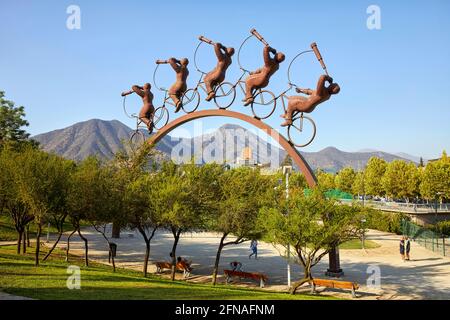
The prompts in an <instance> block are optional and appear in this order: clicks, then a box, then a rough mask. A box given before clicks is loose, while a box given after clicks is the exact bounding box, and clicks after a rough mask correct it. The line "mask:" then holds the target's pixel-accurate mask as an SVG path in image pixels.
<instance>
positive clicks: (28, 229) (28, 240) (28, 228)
mask: <svg viewBox="0 0 450 320" xmlns="http://www.w3.org/2000/svg"><path fill="white" fill-rule="evenodd" d="M25 233H26V235H27V247H28V248H30V247H31V243H30V226H29V225H27V226H26V228H25Z"/></svg>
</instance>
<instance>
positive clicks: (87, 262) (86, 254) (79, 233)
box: [77, 227, 89, 267]
mask: <svg viewBox="0 0 450 320" xmlns="http://www.w3.org/2000/svg"><path fill="white" fill-rule="evenodd" d="M77 231H78V235H79V236H80V238H81V239H82V240H83V241H84V261H85V264H86V267H88V266H89V260H88V240H87V239H86V238H85V237H83V235H82V234H81V231H80V227H78V230H77Z"/></svg>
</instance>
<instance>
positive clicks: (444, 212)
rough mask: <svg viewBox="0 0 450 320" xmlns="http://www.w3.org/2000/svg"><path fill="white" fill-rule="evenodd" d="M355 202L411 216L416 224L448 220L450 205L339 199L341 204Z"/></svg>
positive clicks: (449, 217) (449, 218)
mask: <svg viewBox="0 0 450 320" xmlns="http://www.w3.org/2000/svg"><path fill="white" fill-rule="evenodd" d="M353 201H356V202H358V203H360V204H362V205H364V206H367V207H371V208H374V209H379V210H382V211H386V212H398V213H405V214H408V215H411V218H412V220H413V221H414V222H416V223H418V224H421V225H423V224H429V223H435V222H438V221H442V220H450V203H440V204H439V203H438V204H437V205H436V204H416V203H403V202H390V201H373V200H365V201H362V200H347V199H341V202H342V203H348V204H350V203H352V202H353Z"/></svg>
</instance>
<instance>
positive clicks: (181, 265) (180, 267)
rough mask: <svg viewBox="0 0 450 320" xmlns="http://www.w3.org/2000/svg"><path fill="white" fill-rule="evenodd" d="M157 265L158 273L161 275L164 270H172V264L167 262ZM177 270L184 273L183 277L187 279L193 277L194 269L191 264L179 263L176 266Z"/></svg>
mask: <svg viewBox="0 0 450 320" xmlns="http://www.w3.org/2000/svg"><path fill="white" fill-rule="evenodd" d="M155 265H156V273H161V272H162V270H163V269H169V270H172V263H170V262H166V261H158V262H156V263H155ZM175 267H176V270H178V271H183V276H184V277H185V278H187V277H189V276H190V275H191V271H192V267H191V264H190V263H186V262H184V261H180V262H177V264H176V265H175Z"/></svg>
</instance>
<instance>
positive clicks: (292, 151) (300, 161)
mask: <svg viewBox="0 0 450 320" xmlns="http://www.w3.org/2000/svg"><path fill="white" fill-rule="evenodd" d="M206 117H228V118H234V119H239V120H242V121H245V122H247V123H249V124H251V125H253V126H255V127H257V128H259V129H261V130H263V131H264V132H266V133H267V134H268V135H270V136H271V137H272V138H273V139H274V140H275V141H277V142H278V143H279V144H280V146H281V147H282V148H283V149H284V150H285V151H286V152H287V153H288V154H289V156H290V157H291V158H292V160H293V161H294V163H295V164H296V165H297V166H298V167H299V169H300V171H301V172H302V173H303V175H304V176H305V178H306V182H307V183H308V185H309V186H310V187H314V186H315V185H316V184H317V179H316V177H315V175H314V173H313V171H312V169H311V167H310V166H309V165H308V163H307V162H306V161H305V159H304V158H303V156H302V155H301V154H300V153H299V152H298V150H297V149H296V148H295V147H294V146H293V145H292V144H291V143H289V141H288V140H286V138H284V137H283V136H282V135H281V134H280V133H279V132H278V131H277V130H275V129H273V128H272V127H270V126H269V125H267V124H265V123H264V122H262V121H260V120H258V119H255V118H254V117H251V116H248V115H245V114H242V113H239V112H235V111H229V110H223V109H216V110H214V109H211V110H201V111H196V112H193V113H188V114H185V115H184V116H181V117H179V118H177V119H175V120H173V121H172V122H169V123H168V124H166V125H165V126H164V127H163V128H162V129H161V130H159V131H158V132H157V133H155V134H154V135H153V136H151V137H150V138H149V139H148V140H147V143H149V144H153V145H156V144H157V143H158V141H159V140H161V139H162V138H163V137H164V136H165V135H167V134H168V133H169V132H171V131H172V130H174V129H175V128H177V127H179V126H181V125H183V124H185V123H187V122H189V121H192V120H196V119H200V118H206Z"/></svg>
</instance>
